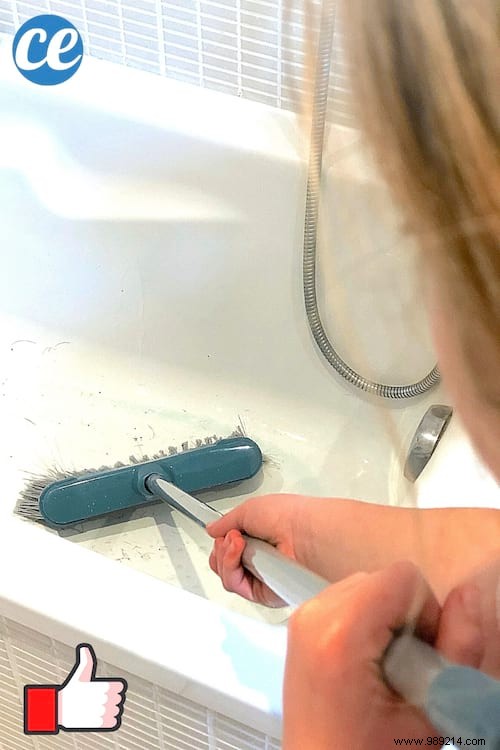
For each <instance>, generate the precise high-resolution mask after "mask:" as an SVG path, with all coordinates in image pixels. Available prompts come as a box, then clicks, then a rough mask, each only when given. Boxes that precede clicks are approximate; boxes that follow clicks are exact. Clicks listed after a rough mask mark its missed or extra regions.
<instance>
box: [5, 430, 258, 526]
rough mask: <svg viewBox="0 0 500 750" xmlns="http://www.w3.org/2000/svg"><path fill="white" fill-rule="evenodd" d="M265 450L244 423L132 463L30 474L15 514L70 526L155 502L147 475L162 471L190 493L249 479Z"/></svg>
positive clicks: (29, 518) (135, 458)
mask: <svg viewBox="0 0 500 750" xmlns="http://www.w3.org/2000/svg"><path fill="white" fill-rule="evenodd" d="M261 465H262V453H261V451H260V449H259V447H258V446H257V444H256V443H254V441H253V440H250V438H247V437H246V436H245V433H244V430H243V427H242V426H241V425H240V426H238V428H237V429H236V430H235V431H234V432H233V433H232V434H231V435H230V436H229V437H228V438H221V437H219V436H217V435H210V436H208V437H206V438H204V439H197V440H195V441H194V442H189V441H186V442H184V443H182V444H181V446H180V447H176V446H169V447H168V448H167V450H166V451H163V450H161V451H159V452H158V453H156V454H154V455H152V456H147V455H144V456H142V457H137V456H134V455H132V456H129V463H128V464H124V463H122V462H121V461H118V462H117V463H115V464H114V465H113V466H101V467H100V468H98V469H82V470H80V471H77V472H70V471H66V470H64V469H60V468H58V467H52V468H50V469H49V470H48V471H47V472H46V473H45V474H31V475H28V477H29V478H28V481H27V483H26V485H25V486H24V488H23V489H22V491H21V493H20V496H19V499H18V501H17V503H16V507H15V511H14V512H15V513H16V514H17V515H19V516H21V517H22V518H25V519H27V520H30V521H35V522H39V523H43V524H45V525H49V526H55V527H59V526H66V525H71V524H73V523H76V522H78V521H83V520H87V519H88V518H94V517H96V516H100V515H104V514H107V513H111V512H114V511H118V510H124V509H125V508H130V507H134V506H139V505H144V503H148V502H149V503H150V502H152V501H154V500H155V499H156V498H154V497H152V496H151V495H149V494H148V493H147V492H146V491H145V490H144V478H145V477H146V476H148V474H151V473H158V474H160V475H161V476H163V477H164V478H165V479H167V481H170V482H173V483H174V484H176V485H177V486H178V487H181V489H184V490H185V491H187V492H196V491H200V490H204V489H211V488H213V487H216V486H222V485H225V484H229V483H231V482H235V481H240V480H243V479H247V478H249V477H251V476H253V475H254V474H256V473H257V471H258V470H259V469H260V466H261Z"/></svg>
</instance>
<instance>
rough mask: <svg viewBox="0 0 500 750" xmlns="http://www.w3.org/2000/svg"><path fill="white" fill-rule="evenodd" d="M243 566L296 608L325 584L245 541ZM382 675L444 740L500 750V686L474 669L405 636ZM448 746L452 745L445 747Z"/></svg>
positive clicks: (388, 654) (276, 554) (267, 548)
mask: <svg viewBox="0 0 500 750" xmlns="http://www.w3.org/2000/svg"><path fill="white" fill-rule="evenodd" d="M245 539H246V547H245V550H244V552H243V564H244V566H245V568H247V570H250V572H251V573H253V574H254V575H255V576H256V577H257V578H259V580H261V581H263V582H264V583H265V584H266V585H267V586H269V588H271V589H272V590H273V591H274V592H275V593H276V594H277V595H278V596H280V597H281V598H282V599H283V600H284V601H285V602H287V603H288V604H291V605H294V606H298V605H300V604H302V603H303V602H304V601H307V599H311V598H312V597H313V596H316V595H317V594H319V593H320V591H323V590H324V589H325V588H326V587H327V586H329V585H330V584H329V582H328V581H326V580H325V579H324V578H321V577H320V576H318V575H316V574H315V573H312V572H311V571H309V570H307V569H306V568H304V567H303V566H302V565H299V564H298V563H296V562H294V561H293V560H290V559H289V558H286V557H284V555H282V554H281V553H280V552H278V550H276V548H275V547H272V546H271V545H270V544H268V543H267V542H263V541H261V540H259V539H253V538H252V537H247V536H245ZM382 669H383V673H384V676H385V678H386V679H387V682H388V683H389V684H390V686H391V687H392V688H393V689H394V690H395V691H396V692H398V693H399V694H400V695H401V696H403V697H404V698H405V699H406V700H407V701H408V703H411V704H412V705H414V706H417V707H418V708H421V709H422V710H423V711H424V712H425V713H426V715H427V716H428V718H429V720H430V721H431V722H432V724H433V725H434V726H435V727H436V729H438V731H439V732H441V733H442V736H443V737H447V738H448V737H449V738H455V740H457V739H458V738H459V737H461V738H462V744H463V745H465V744H466V739H468V740H470V742H469V743H467V744H469V745H472V744H476V745H478V743H476V742H475V741H474V740H484V744H481V747H484V748H485V749H486V750H500V682H499V681H498V680H493V679H492V678H491V677H488V676H487V675H485V674H483V673H482V672H480V671H479V670H477V669H471V668H469V667H461V666H457V665H455V664H452V663H451V662H448V661H447V660H445V659H444V658H443V657H442V656H441V654H439V652H437V651H436V650H435V649H433V648H431V646H429V645H428V644H427V643H424V642H423V641H421V640H419V639H418V638H415V637H414V636H412V635H409V634H406V633H405V634H403V635H400V636H397V637H395V638H394V639H393V641H392V643H391V645H390V646H389V648H388V649H387V652H386V654H385V657H384V660H383V663H382ZM450 744H451V742H450Z"/></svg>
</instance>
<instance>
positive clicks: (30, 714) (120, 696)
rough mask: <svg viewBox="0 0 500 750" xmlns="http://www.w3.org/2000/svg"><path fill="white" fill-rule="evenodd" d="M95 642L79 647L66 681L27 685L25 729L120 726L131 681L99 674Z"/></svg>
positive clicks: (33, 731)
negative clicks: (94, 647) (128, 682)
mask: <svg viewBox="0 0 500 750" xmlns="http://www.w3.org/2000/svg"><path fill="white" fill-rule="evenodd" d="M96 670H97V659H96V655H95V652H94V649H93V648H92V646H90V645H89V644H88V643H81V644H80V645H79V646H77V648H76V662H75V666H74V667H73V669H72V670H71V672H70V674H69V675H68V677H67V679H66V680H65V682H64V684H63V685H47V686H46V685H27V686H26V687H25V688H24V733H25V734H57V733H58V732H59V730H60V729H64V730H65V731H66V732H114V731H116V730H117V729H119V727H120V724H121V717H122V714H123V704H124V702H125V693H126V691H127V682H126V681H125V680H121V679H115V678H112V679H107V678H96V676H95V674H96Z"/></svg>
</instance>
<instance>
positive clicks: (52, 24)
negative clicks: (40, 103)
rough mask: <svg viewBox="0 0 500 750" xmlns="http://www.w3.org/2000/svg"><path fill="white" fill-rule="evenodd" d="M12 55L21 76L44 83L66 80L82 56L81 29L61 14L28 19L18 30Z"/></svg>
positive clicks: (73, 71)
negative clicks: (79, 30)
mask: <svg viewBox="0 0 500 750" xmlns="http://www.w3.org/2000/svg"><path fill="white" fill-rule="evenodd" d="M12 56H13V58H14V62H15V64H16V67H17V69H18V70H19V72H20V73H22V75H23V76H24V77H25V78H27V79H28V81H31V82H32V83H37V84H39V85H41V86H54V85H55V84H58V83H64V81H67V80H68V78H71V76H72V75H74V74H75V73H76V71H77V70H78V68H79V67H80V64H81V62H82V57H83V42H82V37H81V36H80V33H79V32H78V30H77V29H76V28H75V27H74V26H73V24H72V23H70V22H69V21H67V20H66V19H65V18H62V17H61V16H56V15H53V14H46V15H41V16H35V18H31V19H30V20H29V21H26V23H24V24H23V25H22V26H21V27H20V28H19V29H18V31H17V33H16V35H15V37H14V43H13V45H12Z"/></svg>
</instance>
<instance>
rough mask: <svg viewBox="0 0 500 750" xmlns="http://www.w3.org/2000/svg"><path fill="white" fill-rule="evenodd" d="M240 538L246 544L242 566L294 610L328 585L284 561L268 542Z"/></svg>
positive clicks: (289, 561)
mask: <svg viewBox="0 0 500 750" xmlns="http://www.w3.org/2000/svg"><path fill="white" fill-rule="evenodd" d="M243 538H244V540H245V542H246V544H245V549H244V550H243V555H242V562H243V565H244V566H245V568H246V569H247V570H249V571H250V573H253V575H254V576H255V577H256V578H258V579H259V580H260V581H263V583H265V584H266V585H267V586H269V588H270V589H272V590H273V591H274V593H275V594H277V595H278V596H279V597H281V599H283V601H285V602H287V604H291V605H292V606H294V607H298V606H299V605H300V604H302V603H303V602H305V601H307V599H311V598H312V597H313V596H316V594H319V593H320V591H323V589H324V588H326V587H327V586H328V585H329V584H328V581H325V579H324V578H321V576H318V575H316V573H312V572H311V571H310V570H307V568H304V567H303V566H302V565H299V563H296V562H295V561H294V560H290V559H289V558H288V557H285V556H284V555H282V554H281V552H278V550H277V549H276V547H273V546H272V545H271V544H269V543H268V542H263V541H262V540H261V539H254V538H253V537H250V536H247V535H246V534H243Z"/></svg>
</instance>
